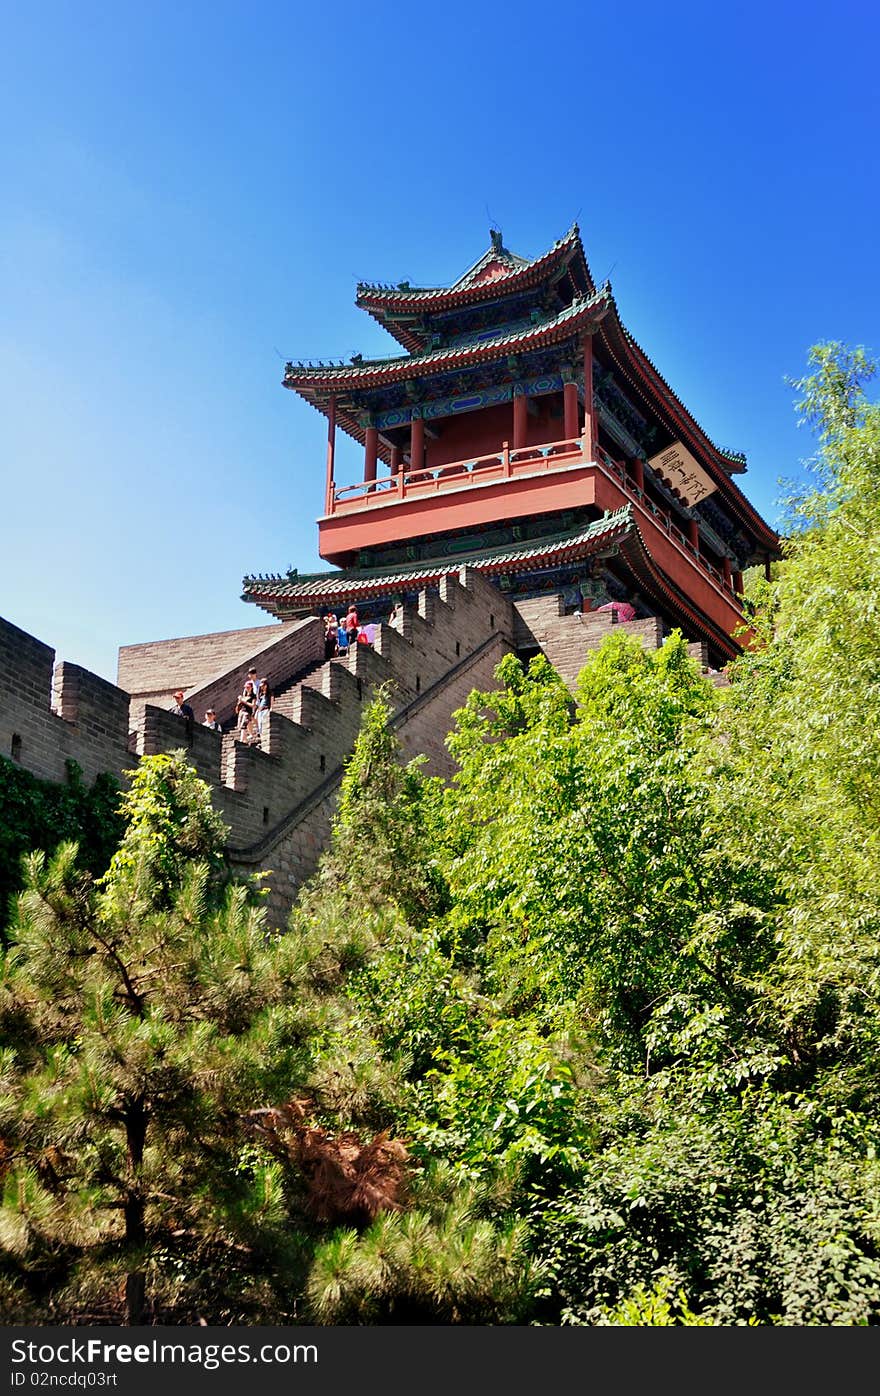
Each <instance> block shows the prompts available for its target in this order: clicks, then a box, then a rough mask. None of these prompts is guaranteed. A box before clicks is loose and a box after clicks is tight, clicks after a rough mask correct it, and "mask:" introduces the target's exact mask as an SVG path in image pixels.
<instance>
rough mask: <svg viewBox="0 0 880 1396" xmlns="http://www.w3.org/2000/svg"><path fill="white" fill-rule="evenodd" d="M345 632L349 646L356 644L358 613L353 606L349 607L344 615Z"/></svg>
mask: <svg viewBox="0 0 880 1396" xmlns="http://www.w3.org/2000/svg"><path fill="white" fill-rule="evenodd" d="M345 631H346V634H347V636H348V643H349V644H350V645H354V644H357V633H358V613H357V611H356V610H355V608H354V606H353V605H352V606H349V608H348V610H347V611H346V613H345Z"/></svg>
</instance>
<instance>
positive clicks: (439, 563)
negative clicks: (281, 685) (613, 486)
mask: <svg viewBox="0 0 880 1396" xmlns="http://www.w3.org/2000/svg"><path fill="white" fill-rule="evenodd" d="M635 528H637V525H636V523H635V519H634V516H633V512H632V506H631V505H625V506H624V507H623V508H622V509H618V510H617V511H616V512H615V513H613V514H607V515H603V517H602V518H600V519H595V520H594V521H593V522H592V523H591V524H589V525H588V526H587V527H586V528H581V529H574V530H572V531H570V532H568V533H564V534H554V535H552V536H551V537H549V538H546V539H535V540H534V541H533V542H531V543H524V544H521V545H520V546H518V547H517V546H511V545H509V544H502V545H500V546H499V547H496V548H483V549H480V550H479V551H475V552H473V553H471V554H468V555H462V556H459V557H456V558H426V559H425V561H424V562H421V563H415V564H413V565H412V566H410V567H400V566H394V567H383V568H369V569H367V568H358V569H354V568H350V569H345V568H340V569H338V570H336V571H332V572H326V573H323V574H321V573H318V574H313V575H312V576H311V577H309V578H308V579H305V578H304V579H303V580H302V581H296V582H294V581H291V580H290V579H289V577H282V576H275V577H245V578H243V580H242V588H243V591H242V600H243V601H250V602H253V603H254V604H256V605H259V606H262V607H263V608H264V609H267V610H272V613H273V614H274V610H273V608H277V607H278V606H279V605H283V604H284V603H285V602H286V603H287V604H288V605H289V606H307V605H310V604H312V603H314V604H316V605H320V604H321V602H322V600H324V599H326V598H331V597H334V596H335V595H336V594H337V593H338V592H339V591H343V592H348V591H354V592H356V593H358V594H359V595H361V596H366V595H367V594H370V595H374V596H380V595H382V594H383V592H384V591H386V590H392V591H393V590H395V589H397V590H400V589H402V588H405V587H406V586H407V585H408V584H409V585H410V586H415V585H427V584H429V583H430V582H431V581H435V580H437V579H438V578H439V577H443V576H446V575H448V574H449V573H452V572H457V571H458V570H459V568H461V567H473V568H475V569H476V570H477V571H480V572H485V573H488V574H490V575H491V574H492V573H498V572H505V571H510V570H513V569H517V568H518V569H520V570H526V571H534V570H536V569H537V568H538V567H539V566H542V565H544V564H546V563H547V562H548V561H552V560H554V559H555V560H560V561H561V560H565V558H566V557H567V556H569V555H570V556H571V557H577V556H582V555H583V556H587V555H589V553H590V552H591V551H593V550H595V549H596V548H597V547H599V546H602V547H607V546H609V545H610V544H612V543H615V542H619V541H620V540H621V539H622V538H624V537H626V536H627V535H628V534H629V533H630V532H631V531H632V530H633V529H635Z"/></svg>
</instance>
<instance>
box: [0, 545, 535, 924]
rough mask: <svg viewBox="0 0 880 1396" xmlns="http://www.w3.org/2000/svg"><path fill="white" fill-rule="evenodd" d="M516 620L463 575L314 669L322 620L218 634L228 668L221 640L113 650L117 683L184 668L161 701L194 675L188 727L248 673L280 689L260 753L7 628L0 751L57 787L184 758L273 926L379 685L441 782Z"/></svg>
mask: <svg viewBox="0 0 880 1396" xmlns="http://www.w3.org/2000/svg"><path fill="white" fill-rule="evenodd" d="M514 624H515V617H514V612H513V608H512V606H511V604H510V602H509V601H508V600H507V599H506V598H505V597H503V596H502V595H501V593H500V592H499V591H497V590H496V588H495V587H494V586H493V585H492V584H491V583H490V582H488V581H487V580H486V579H485V578H483V577H482V576H480V574H479V573H476V572H473V571H472V570H470V569H468V568H462V569H461V571H460V572H459V573H458V574H457V575H449V576H447V577H445V578H444V579H443V580H442V582H441V584H440V587H439V593H438V594H437V593H427V592H425V593H422V595H421V596H420V597H419V599H418V601H417V602H416V603H413V604H410V605H408V606H405V607H404V608H403V609H402V611H401V613H400V614H399V616H398V617H397V619H396V620H395V624H394V626H392V625H390V624H383V625H380V626H379V627H378V629H377V632H376V637H375V642H374V644H373V645H372V646H365V645H356V646H354V647H353V648H352V650H351V651H350V653H349V654H348V655H347V656H346V657H345V658H343V659H333V660H328V661H325V660H324V659H323V625H322V622H321V621H320V619H318V618H317V617H307V618H306V619H305V620H301V621H296V622H291V623H287V624H284V625H278V626H277V627H276V626H272V627H268V626H260V627H256V628H254V629H253V630H251V631H232V632H225V633H224V634H225V636H226V637H229V644H230V662H229V663H228V664H227V665H226V667H225V668H224V667H223V664H222V661H221V662H219V663H218V655H219V653H220V650H221V649H222V643H223V640H224V634H221V635H219V636H192V637H188V638H187V639H186V640H182V641H160V642H157V644H156V645H155V646H127V647H126V648H125V651H122V652H121V653H120V666H119V672H120V674H128V675H129V676H130V679H131V681H132V682H135V681H136V682H138V683H145V684H148V685H152V684H156V683H157V682H158V680H159V678H160V675H161V673H162V669H161V665H162V663H165V662H168V664H169V665H170V664H171V663H172V656H176V657H177V659H176V662H177V665H178V667H177V668H176V669H174V670H171V671H169V670H168V669H166V671H165V673H166V674H169V672H170V673H172V674H173V677H171V678H170V684H171V687H170V689H169V687H168V686H167V684H166V687H164V688H162V687H161V686H160V687H159V688H158V690H157V691H158V692H160V693H161V694H162V696H163V698H164V699H166V700H167V701H169V702H170V693H171V692H172V691H173V689H174V688H176V687H178V686H180V683H181V682H182V679H181V678H180V673H181V669H184V670H186V673H187V674H188V675H189V676H190V677H191V678H193V676H195V677H194V678H193V681H192V682H191V683H190V684H189V685H188V686H187V689H186V690H185V691H186V692H187V697H188V699H189V701H190V702H191V703H192V704H193V706H194V708H195V711H196V715H197V718H198V717H200V716H201V712H202V711H204V708H205V707H207V706H209V705H210V706H213V707H214V708H215V710H216V711H217V713H218V716H221V718H222V717H223V716H225V715H226V713H227V711H231V709H232V705H233V703H234V697H235V694H236V693H237V692H238V691H240V688H241V685H242V682H243V680H244V676H245V674H246V673H247V670H248V668H249V667H251V665H253V666H254V667H256V668H258V669H259V671H260V673H261V674H266V675H267V677H269V679H270V683H271V684H272V686H273V687H280V688H281V689H282V692H281V694H280V695H279V698H278V701H277V704H276V706H275V707H273V709H272V710H271V712H270V713H269V717H268V722H267V723H266V725H265V726H264V730H263V738H262V742H261V746H260V747H253V746H246V745H243V744H242V743H241V742H239V741H238V740H237V739H236V737H235V735H234V734H233V733H226V734H222V733H220V732H216V731H213V730H211V729H209V728H207V727H205V726H203V725H202V724H201V722H199V721H195V722H191V721H189V720H188V719H186V718H183V717H178V716H176V715H175V714H174V713H172V712H171V711H169V709H168V707H165V706H159V705H158V704H157V703H156V702H151V701H149V694H150V692H151V691H152V690H150V689H147V690H143V689H142V690H141V691H139V692H138V693H136V694H129V693H127V692H125V691H124V690H123V689H121V688H118V687H116V686H115V685H114V684H110V683H108V682H107V681H106V680H104V679H100V678H98V677H97V675H94V674H91V673H89V672H88V671H87V670H85V669H81V668H80V667H79V666H77V665H75V664H69V663H67V662H59V663H58V664H56V663H55V654H54V651H53V650H52V649H51V648H50V647H49V646H47V645H44V644H42V643H41V642H40V641H39V640H36V639H34V638H33V637H32V636H29V635H27V634H26V633H25V632H24V631H21V630H19V629H18V628H17V627H16V626H13V625H11V624H10V623H9V622H6V621H2V620H0V743H2V746H0V750H2V751H3V753H4V754H5V755H8V756H10V757H12V759H14V760H16V761H18V762H19V763H20V764H21V765H23V766H25V767H26V768H27V769H28V770H31V771H32V772H33V773H34V774H35V775H38V776H41V777H42V778H44V779H47V780H55V781H61V780H63V779H64V778H65V774H66V770H65V762H66V761H67V760H68V759H70V758H73V759H74V760H76V761H78V762H79V764H80V765H81V766H82V768H83V772H84V775H85V778H86V779H87V780H88V781H91V780H93V779H94V777H95V776H96V775H97V774H98V773H99V772H100V771H110V772H112V773H114V774H115V775H117V776H120V777H124V773H125V772H126V771H128V770H130V769H131V768H132V767H133V766H134V765H135V764H136V762H137V761H138V760H139V759H140V757H141V756H144V755H152V754H155V753H158V752H163V751H173V750H176V749H179V748H182V749H183V750H185V751H186V753H187V757H188V760H189V761H190V762H191V763H192V765H193V766H194V767H195V769H196V770H197V771H198V773H199V775H200V776H201V777H202V778H203V779H204V780H205V781H207V783H208V784H209V785H210V787H211V790H212V798H213V802H214V805H215V807H216V808H217V810H218V811H219V813H220V814H221V815H222V816H223V818H224V819H225V820H226V822H227V824H228V825H229V828H230V836H229V847H228V849H227V853H228V856H229V858H230V861H231V862H232V863H233V864H236V865H240V866H243V867H248V868H260V869H262V870H266V871H270V872H271V873H272V877H271V879H270V882H269V887H270V900H269V906H270V911H271V913H272V918H273V920H274V921H275V922H276V923H277V924H281V923H282V922H283V920H284V918H285V916H286V913H287V911H288V910H289V908H290V905H291V904H292V901H293V897H294V895H295V892H296V889H297V887H298V886H299V885H300V883H301V882H302V881H303V880H304V878H305V877H307V876H308V875H309V873H311V872H312V871H313V869H314V867H315V865H316V863H317V860H318V857H319V856H320V853H321V850H322V848H323V847H325V846H326V841H327V837H328V835H329V829H330V823H331V820H332V813H333V808H334V807H335V800H336V795H337V792H338V786H339V781H340V779H341V775H342V769H343V764H344V762H345V759H346V757H347V756H348V755H349V753H350V752H351V750H352V747H353V745H354V742H355V740H356V738H357V734H358V732H359V730H360V724H361V715H362V712H363V706H364V703H365V702H366V701H368V700H369V697H370V695H371V694H372V693H373V692H374V691H375V689H376V688H377V687H378V686H379V685H380V684H382V685H387V686H388V694H389V699H390V702H391V705H392V708H393V711H394V714H395V717H394V721H395V725H396V727H397V730H398V733H399V736H400V740H401V743H402V745H403V748H404V751H405V752H406V754H407V755H408V756H414V755H416V754H419V753H424V754H425V755H427V756H428V769H429V770H430V771H431V772H433V773H435V774H438V775H443V776H448V775H449V774H451V771H452V762H451V759H450V757H449V754H448V752H447V751H446V748H445V744H444V738H445V735H446V733H447V732H448V731H449V729H450V727H451V725H452V713H453V712H454V711H455V709H456V708H458V707H460V706H461V705H462V704H463V703H464V701H465V699H466V697H467V695H468V693H469V692H470V691H471V689H472V688H474V687H481V688H489V687H491V686H492V683H493V675H494V669H495V665H496V664H497V663H498V660H499V659H500V658H501V656H502V655H503V654H504V653H506V652H507V651H508V650H510V649H511V648H512V644H513V635H514ZM267 632H268V634H267ZM246 643H249V644H250V649H247V648H246V647H245V648H244V649H243V646H246ZM218 646H219V647H220V648H219V649H218ZM169 647H172V648H169ZM135 651H137V652H138V654H135V653H134V652H135ZM138 655H139V657H138ZM187 655H189V658H187ZM208 664H210V666H211V669H210V672H206V669H207V666H208ZM187 665H188V666H189V667H188V668H187ZM199 665H201V666H202V669H201V672H199V670H198V666H199ZM138 666H139V667H138ZM303 671H305V672H303ZM297 675H301V677H300V678H297Z"/></svg>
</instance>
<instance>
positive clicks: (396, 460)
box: [391, 446, 400, 475]
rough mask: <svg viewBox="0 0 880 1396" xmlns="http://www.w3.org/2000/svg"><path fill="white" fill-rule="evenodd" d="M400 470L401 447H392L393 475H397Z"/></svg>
mask: <svg viewBox="0 0 880 1396" xmlns="http://www.w3.org/2000/svg"><path fill="white" fill-rule="evenodd" d="M399 469H400V447H399V446H392V447H391V474H392V475H396V474H397V472H398V470H399Z"/></svg>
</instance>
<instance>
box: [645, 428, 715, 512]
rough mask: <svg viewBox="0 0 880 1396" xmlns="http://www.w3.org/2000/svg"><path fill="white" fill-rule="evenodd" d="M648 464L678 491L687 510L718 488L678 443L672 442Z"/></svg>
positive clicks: (687, 451)
mask: <svg viewBox="0 0 880 1396" xmlns="http://www.w3.org/2000/svg"><path fill="white" fill-rule="evenodd" d="M648 464H649V465H650V467H651V469H652V470H655V471H656V472H657V474H658V475H659V476H660V477H661V478H662V479H663V480H665V481H666V484H667V485H669V486H671V488H672V489H674V490H678V492H679V494H680V495H681V497H682V499H683V500H684V502H685V504H686V505H687V506H688V508H689V509H691V508H693V506H694V505H695V504H699V502H700V500H701V499H705V498H706V496H707V495H709V494H712V492H713V491H714V490H716V489H717V488H718V486H717V485H716V484H715V482H714V480H712V479H710V477H709V476H708V475H707V474H706V472H705V470H704V469H703V467H702V466H701V465H698V464H697V462H696V461H695V460H694V458H693V456H692V455H691V453H690V451H689V450H688V449H687V447H686V446H683V445H682V444H681V442H680V441H673V443H672V445H671V446H667V447H666V450H665V451H658V452H657V454H656V456H652V457H651V459H650V460H649V461H648Z"/></svg>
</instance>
